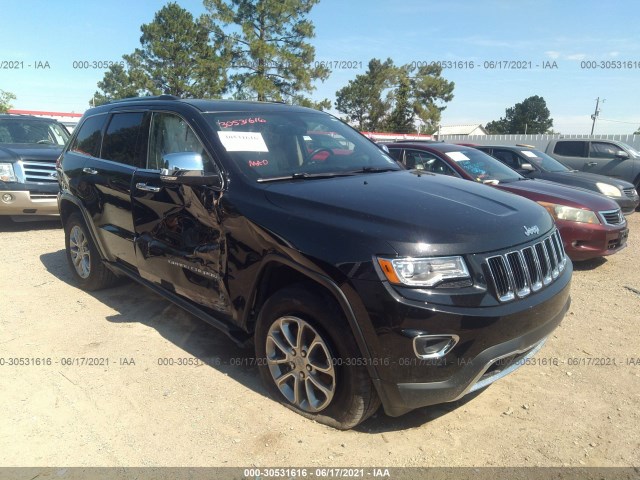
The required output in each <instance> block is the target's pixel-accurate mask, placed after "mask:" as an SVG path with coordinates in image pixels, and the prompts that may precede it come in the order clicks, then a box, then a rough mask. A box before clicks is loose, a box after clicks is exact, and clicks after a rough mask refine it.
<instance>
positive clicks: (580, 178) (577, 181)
mask: <svg viewBox="0 0 640 480" xmlns="http://www.w3.org/2000/svg"><path fill="white" fill-rule="evenodd" d="M552 175H558V178H570V179H571V183H572V184H574V185H577V186H580V187H582V186H583V185H584V187H583V188H587V189H589V190H591V189H592V188H597V187H596V186H595V184H596V183H597V182H602V183H608V184H610V185H615V186H616V187H619V188H634V187H633V184H632V183H631V182H627V181H626V180H621V179H619V178H615V177H607V176H604V175H598V174H597V173H589V172H581V171H580V170H572V171H570V172H554V173H552ZM549 180H551V178H549ZM590 186H593V187H590Z"/></svg>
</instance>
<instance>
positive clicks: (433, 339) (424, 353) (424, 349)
mask: <svg viewBox="0 0 640 480" xmlns="http://www.w3.org/2000/svg"><path fill="white" fill-rule="evenodd" d="M459 341H460V337H459V336H458V335H418V336H416V337H413V351H414V352H415V354H416V356H417V357H418V358H423V359H429V358H442V357H444V356H445V355H446V354H447V353H449V352H450V351H451V350H452V349H453V347H455V346H456V344H457V343H458V342H459Z"/></svg>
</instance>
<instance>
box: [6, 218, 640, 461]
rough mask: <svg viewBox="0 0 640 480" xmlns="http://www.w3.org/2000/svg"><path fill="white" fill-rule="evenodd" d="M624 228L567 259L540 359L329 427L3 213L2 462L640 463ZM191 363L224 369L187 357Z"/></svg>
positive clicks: (173, 315)
mask: <svg viewBox="0 0 640 480" xmlns="http://www.w3.org/2000/svg"><path fill="white" fill-rule="evenodd" d="M629 224H630V229H631V233H630V237H629V247H628V248H626V249H625V250H623V251H622V252H619V253H618V254H616V255H614V256H611V257H609V258H607V259H601V260H597V261H591V262H587V263H582V264H577V265H576V271H575V274H574V280H573V285H572V297H573V303H572V307H571V309H570V311H569V313H568V314H567V316H566V318H565V320H564V321H563V323H562V325H561V326H560V327H559V328H558V329H557V330H556V331H555V332H554V334H553V335H552V337H550V338H549V341H548V342H547V344H546V345H545V346H544V348H543V349H542V350H541V351H540V352H539V353H538V356H537V362H538V363H537V364H536V365H526V366H524V367H522V368H521V369H519V370H518V371H517V372H515V373H514V374H512V375H510V376H508V377H506V378H504V379H502V380H501V381H499V382H497V383H495V384H494V385H492V386H491V387H489V388H488V389H486V390H485V391H483V392H482V393H480V394H478V395H475V396H473V397H472V398H466V399H465V400H463V401H459V402H455V403H453V404H447V405H442V406H435V407H429V408H424V409H420V410H417V411H414V412H412V413H409V414H407V415H405V416H403V417H400V418H389V417H386V416H385V415H384V414H383V413H381V412H379V413H378V414H377V415H375V416H374V417H373V418H371V419H369V420H368V421H367V422H365V423H364V424H362V425H361V426H359V427H358V428H356V429H355V430H352V431H347V432H341V431H337V430H333V429H331V428H328V427H325V426H323V425H319V424H316V423H314V422H311V421H308V420H306V419H304V418H302V417H300V416H298V415H296V414H294V413H293V412H291V411H289V410H288V409H286V408H284V407H282V406H280V405H279V404H277V403H276V402H274V401H272V400H270V399H269V398H268V397H266V396H265V391H264V390H263V388H262V386H261V383H260V380H259V377H258V372H257V370H256V369H255V368H254V367H253V366H251V365H249V364H248V362H247V360H248V359H250V358H251V353H252V352H251V351H246V350H241V349H239V348H237V347H235V346H234V345H233V344H232V342H231V341H229V340H228V339H227V338H226V337H225V336H224V335H222V334H220V333H218V332H217V331H216V330H215V329H213V328H211V327H209V326H208V325H206V324H204V323H203V322H201V321H199V320H197V319H195V318H193V317H192V316H190V315H189V314H187V313H185V312H184V311H182V310H180V309H179V308H177V307H175V306H173V305H172V304H170V303H169V302H167V301H165V300H163V299H161V298H160V297H158V296H157V295H155V294H153V293H152V292H151V291H149V290H147V289H145V288H144V287H141V286H138V285H136V284H134V283H130V282H129V283H124V284H123V285H121V286H118V287H116V288H112V289H109V290H104V291H101V292H96V293H93V294H90V293H86V292H83V291H81V290H79V289H77V288H76V287H74V286H73V285H72V284H71V283H70V282H71V277H70V274H69V272H68V269H67V265H66V260H65V254H64V237H63V232H62V230H61V229H60V228H59V227H58V225H57V224H56V223H50V222H49V223H38V224H12V223H8V222H6V221H3V222H2V223H1V224H0V246H1V247H2V252H3V253H4V255H5V260H4V262H3V266H2V283H3V289H2V290H3V291H2V296H0V359H3V360H0V363H2V362H3V361H4V364H3V365H0V412H2V414H1V418H2V420H1V422H0V465H3V466H35V467H46V466H61V465H64V466H139V467H144V466H197V467H200V466H241V467H249V466H261V467H265V466H289V467H293V466H300V467H303V466H304V467H316V466H331V467H339V466H363V467H366V466H388V467H393V466H399V467H400V466H404V467H407V466H421V467H422V466H426V467H431V466H548V467H551V466H553V467H561V466H574V467H579V466H607V467H609V466H638V465H640V428H639V426H640V421H639V420H640V418H639V417H640V413H639V412H640V348H638V346H639V345H640V342H639V341H638V333H637V332H638V323H639V322H638V320H639V319H640V314H639V312H640V276H639V275H638V270H639V269H638V266H639V262H640V260H639V259H640V213H636V214H634V215H632V216H631V217H630V218H629ZM15 358H29V359H31V360H30V363H31V365H17V366H16V365H9V364H8V362H9V359H15ZM81 358H95V359H102V360H101V361H102V362H106V361H108V365H106V364H103V365H81V364H80V363H79V362H81V360H78V359H81ZM203 358H214V359H218V362H217V363H219V365H215V363H216V362H215V360H214V361H213V362H210V363H213V364H207V365H189V363H190V362H191V363H193V361H194V360H197V359H203ZM35 359H40V360H39V361H36V360H35ZM165 359H172V360H173V362H174V365H173V366H169V365H160V364H159V363H162V362H166V361H167V360H165ZM180 359H184V360H180ZM181 361H182V362H183V363H187V365H177V363H178V362H181ZM48 362H51V363H50V364H47V363H48ZM33 363H36V364H35V365H34V364H33ZM38 363H40V364H39V365H38Z"/></svg>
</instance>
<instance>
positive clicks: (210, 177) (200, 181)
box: [160, 152, 222, 189]
mask: <svg viewBox="0 0 640 480" xmlns="http://www.w3.org/2000/svg"><path fill="white" fill-rule="evenodd" d="M162 160H163V163H164V168H162V169H161V170H160V179H161V180H162V181H164V182H169V183H178V184H181V185H206V186H209V187H212V188H214V189H221V188H222V179H221V178H220V175H218V174H217V173H211V172H205V171H204V161H203V160H202V155H200V154H199V153H196V152H177V153H167V154H165V155H163V156H162Z"/></svg>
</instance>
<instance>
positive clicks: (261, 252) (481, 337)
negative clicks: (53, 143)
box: [58, 96, 572, 428]
mask: <svg viewBox="0 0 640 480" xmlns="http://www.w3.org/2000/svg"><path fill="white" fill-rule="evenodd" d="M58 180H59V183H60V189H61V191H60V194H59V198H58V203H59V209H60V215H61V218H62V222H63V225H64V228H65V239H66V250H67V258H68V261H69V265H70V268H71V271H72V272H73V276H74V278H75V280H76V281H77V283H78V285H79V286H80V287H81V288H84V289H86V290H95V289H98V288H102V287H106V286H108V285H110V284H112V283H113V281H114V280H115V279H116V277H118V276H127V277H130V278H133V279H135V280H136V281H138V282H140V283H142V284H143V285H146V286H147V287H149V288H151V289H152V290H154V291H155V292H157V293H159V294H160V295H162V296H163V297H165V298H167V299H169V300H171V301H173V302H175V303H176V304H178V305H180V306H182V307H184V308H185V309H187V310H188V311H190V312H191V313H193V314H194V315H196V316H197V317H199V318H201V319H203V320H205V321H207V322H209V323H210V324H212V325H214V326H215V327H217V328H219V329H221V330H222V331H224V332H226V334H228V335H229V336H230V337H231V338H232V339H233V340H235V341H236V342H238V343H239V344H246V343H248V342H253V343H254V344H255V354H256V361H257V364H258V365H259V369H260V373H261V376H262V378H263V380H264V382H265V385H266V388H267V389H268V391H269V392H270V393H271V394H272V396H273V397H274V398H276V399H278V400H279V401H280V402H282V403H283V404H285V405H287V406H288V407H290V408H292V409H293V410H295V411H297V412H299V413H300V414H302V415H304V416H306V417H308V418H312V419H315V420H317V421H319V422H322V423H326V424H328V425H331V426H334V427H337V428H351V427H353V426H355V425H357V424H358V423H359V422H361V421H363V420H364V419H366V418H367V417H368V416H369V415H371V414H372V413H373V412H374V411H375V410H376V409H377V408H378V407H379V405H380V403H382V405H383V407H384V410H385V412H386V413H387V414H389V415H393V416H397V415H401V414H404V413H406V412H408V411H409V410H411V409H414V408H417V407H421V406H426V405H432V404H436V403H441V402H447V401H452V400H455V399H458V398H460V397H462V396H463V395H465V394H467V393H469V392H471V391H474V390H478V389H480V388H482V387H484V386H486V385H488V384H489V383H491V382H493V381H495V380H496V379H498V378H500V377H502V376H504V375H505V374H507V373H509V372H511V371H513V370H515V369H516V368H517V367H518V366H520V365H522V364H523V363H524V362H525V361H526V359H527V358H528V357H530V356H531V355H533V354H534V353H535V352H536V351H537V350H538V349H540V348H541V346H542V344H543V343H544V341H545V339H546V338H547V337H548V335H549V334H550V333H551V332H552V331H553V329H554V328H555V327H556V326H557V325H558V324H559V323H560V321H561V319H562V318H563V316H564V314H565V312H566V311H567V308H568V306H569V302H570V298H569V285H570V280H571V272H572V266H571V262H570V261H569V260H568V258H567V256H566V255H565V252H564V250H563V247H562V241H561V239H560V236H559V234H558V231H557V230H556V227H555V225H554V223H553V220H552V218H551V217H550V216H549V214H548V213H547V212H546V210H545V209H544V208H542V207H540V206H538V205H537V204H535V203H533V202H531V201H529V200H526V199H524V198H521V197H517V196H515V195H511V194H508V193H504V192H500V191H496V190H495V189H492V188H490V187H487V186H485V185H480V184H477V185H476V184H471V183H469V182H466V181H464V180H459V179H456V178H451V177H447V176H442V175H432V174H429V173H425V172H424V171H407V170H404V169H402V168H401V167H399V166H398V165H397V164H396V163H395V162H394V160H393V159H392V158H390V157H389V156H388V155H387V154H386V153H384V152H383V151H382V150H380V149H379V148H378V147H377V146H376V145H375V144H373V143H372V142H370V141H369V140H368V139H366V138H365V137H363V136H362V135H360V134H359V133H358V132H356V131H355V130H353V129H352V128H350V127H349V126H347V125H346V124H344V123H343V122H341V121H340V120H338V119H336V118H335V117H333V116H331V115H328V114H325V113H321V112H317V111H314V110H310V109H307V108H302V107H294V106H290V105H284V104H278V103H258V102H234V101H206V100H181V99H178V98H175V97H171V96H160V97H151V98H141V99H128V100H123V101H117V102H112V103H110V104H107V105H104V106H101V107H97V108H93V109H91V110H88V111H87V112H86V113H85V115H84V117H83V118H82V120H81V122H80V124H79V126H78V127H77V128H76V130H75V131H74V134H73V136H72V138H71V140H70V142H69V143H68V144H67V146H66V148H65V150H64V152H63V155H62V156H61V161H60V163H59V167H58Z"/></svg>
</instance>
